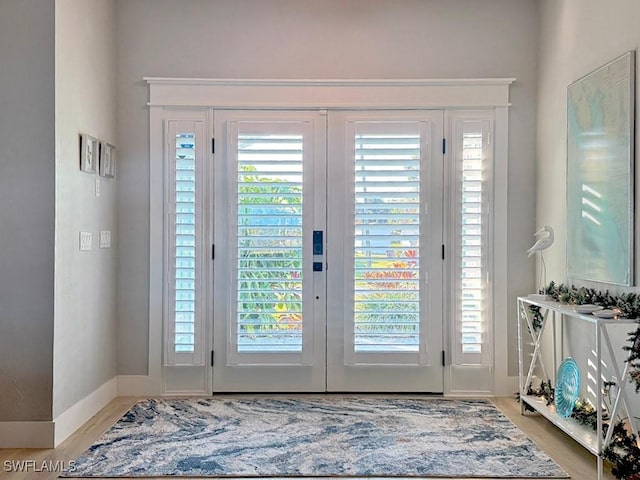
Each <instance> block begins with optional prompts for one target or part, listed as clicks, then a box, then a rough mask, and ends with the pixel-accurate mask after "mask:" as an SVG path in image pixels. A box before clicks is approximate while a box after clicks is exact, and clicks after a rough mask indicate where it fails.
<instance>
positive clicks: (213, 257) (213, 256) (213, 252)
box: [211, 243, 216, 260]
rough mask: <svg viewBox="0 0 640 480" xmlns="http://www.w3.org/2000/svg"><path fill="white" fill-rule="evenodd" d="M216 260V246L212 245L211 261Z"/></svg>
mask: <svg viewBox="0 0 640 480" xmlns="http://www.w3.org/2000/svg"><path fill="white" fill-rule="evenodd" d="M215 259H216V246H215V244H213V243H212V244H211V260H215Z"/></svg>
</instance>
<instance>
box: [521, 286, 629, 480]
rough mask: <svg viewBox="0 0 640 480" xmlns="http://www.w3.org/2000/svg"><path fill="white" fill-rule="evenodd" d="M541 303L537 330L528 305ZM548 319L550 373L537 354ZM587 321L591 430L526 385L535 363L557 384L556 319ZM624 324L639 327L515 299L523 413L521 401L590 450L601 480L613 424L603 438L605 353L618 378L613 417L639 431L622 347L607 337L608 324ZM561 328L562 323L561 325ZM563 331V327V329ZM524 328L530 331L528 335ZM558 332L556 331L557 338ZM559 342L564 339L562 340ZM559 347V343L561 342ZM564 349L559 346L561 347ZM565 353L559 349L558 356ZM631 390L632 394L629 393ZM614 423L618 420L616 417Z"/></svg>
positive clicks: (553, 304)
mask: <svg viewBox="0 0 640 480" xmlns="http://www.w3.org/2000/svg"><path fill="white" fill-rule="evenodd" d="M531 306H533V307H539V309H540V314H541V320H542V322H541V325H540V328H538V329H534V328H533V325H534V313H533V311H532V310H531V309H530V308H529V307H531ZM549 319H551V322H552V327H553V333H552V339H553V340H552V341H553V355H552V358H553V371H552V372H550V373H552V374H553V377H550V376H549V375H548V372H547V369H546V368H545V365H544V361H543V358H542V355H541V339H542V334H543V332H544V330H545V327H546V326H547V324H548V323H549ZM569 321H577V322H587V323H588V324H590V325H592V327H593V329H594V337H595V345H593V346H592V348H593V353H594V354H595V357H596V358H595V361H594V363H595V365H593V366H592V367H593V368H594V369H595V375H594V376H595V379H594V380H595V383H596V387H595V392H594V396H595V398H594V404H595V405H594V406H595V407H596V412H597V428H596V431H595V432H594V431H593V430H591V429H590V428H588V427H586V426H583V425H580V424H579V423H577V422H576V421H574V420H572V419H571V418H563V417H561V416H560V415H558V414H557V413H556V412H555V408H554V406H553V405H550V406H547V404H546V402H545V400H544V399H541V398H540V397H537V396H534V395H528V394H527V391H528V387H529V385H530V384H531V381H532V380H533V375H534V372H535V369H536V367H539V369H540V371H541V373H542V376H543V379H542V380H544V381H549V380H551V379H552V378H553V379H554V382H555V374H556V371H557V367H558V365H557V363H558V358H557V357H558V355H557V352H558V349H557V347H558V343H557V342H558V338H557V337H558V333H557V323H558V322H569ZM621 325H625V326H627V327H629V330H631V329H632V328H631V326H637V320H633V319H603V318H598V317H596V316H594V315H591V314H581V313H577V312H575V311H574V310H572V309H571V308H570V307H569V306H568V305H562V304H560V303H558V302H552V301H544V300H537V299H535V298H530V297H518V367H519V368H518V372H519V387H520V409H521V413H522V414H524V412H525V404H526V405H529V406H530V407H531V408H533V409H534V410H535V411H537V412H539V413H540V414H542V415H543V416H544V417H545V418H547V420H549V421H550V422H551V423H553V424H554V425H556V426H557V427H558V428H560V429H561V430H562V431H564V432H565V433H567V434H568V435H569V436H571V437H572V438H573V439H574V440H576V441H577V442H578V443H580V444H581V445H582V446H583V447H584V448H586V449H587V450H589V451H590V452H591V453H592V454H594V455H596V457H597V461H598V480H600V479H602V474H603V458H602V454H603V452H604V450H605V448H606V447H607V445H609V443H610V442H611V437H612V433H613V428H610V429H608V430H607V434H606V436H603V425H604V423H603V422H604V419H603V417H604V415H603V414H604V413H605V412H604V408H603V390H604V388H603V387H604V381H603V361H604V358H603V353H604V352H606V353H607V354H608V359H607V360H610V362H611V363H607V365H610V372H612V373H613V374H614V375H615V376H616V378H617V393H616V395H615V398H614V399H613V401H612V402H611V412H610V417H611V418H612V419H618V418H626V419H629V424H630V426H631V429H632V431H633V433H634V434H635V435H636V436H637V435H638V428H637V426H636V424H635V421H634V420H633V417H632V415H631V412H630V410H629V396H628V394H627V388H630V389H632V386H631V384H630V383H629V381H628V377H629V363H628V362H624V361H622V362H621V361H620V351H621V347H620V346H618V345H615V346H614V345H613V344H612V342H611V338H610V335H609V330H610V329H611V328H614V327H617V326H621ZM560 326H561V327H563V325H562V324H561V325H560ZM561 330H562V332H564V328H561ZM527 332H528V334H529V335H527ZM561 335H562V333H561V334H560V336H561ZM529 338H530V339H531V342H532V345H533V353H532V355H531V360H530V363H529V365H528V366H525V358H524V357H525V355H524V350H525V342H528V341H529ZM560 342H562V338H560ZM561 345H562V344H561ZM562 350H563V348H562V347H561V351H562ZM563 356H564V355H563V354H562V353H561V357H563ZM633 394H635V392H633ZM616 421H617V420H616Z"/></svg>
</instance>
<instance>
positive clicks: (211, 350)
mask: <svg viewBox="0 0 640 480" xmlns="http://www.w3.org/2000/svg"><path fill="white" fill-rule="evenodd" d="M211 366H212V367H213V350H211Z"/></svg>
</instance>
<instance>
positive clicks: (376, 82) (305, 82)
mask: <svg viewBox="0 0 640 480" xmlns="http://www.w3.org/2000/svg"><path fill="white" fill-rule="evenodd" d="M143 80H144V81H145V82H147V83H148V84H149V85H230V86H292V87H293V86H295V87H298V86H303V87H325V86H340V87H344V86H349V87H353V86H356V87H357V86H363V87H371V86H375V87H390V86H442V85H447V86H459V85H466V86H469V85H510V84H512V83H513V82H515V80H516V79H515V78H433V79H431V78H417V79H251V78H241V79H233V78H172V77H143Z"/></svg>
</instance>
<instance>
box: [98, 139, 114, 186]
mask: <svg viewBox="0 0 640 480" xmlns="http://www.w3.org/2000/svg"><path fill="white" fill-rule="evenodd" d="M99 174H100V176H102V177H107V178H113V177H115V175H116V148H115V147H114V146H113V145H111V144H110V143H107V142H102V143H101V144H100V168H99Z"/></svg>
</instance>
